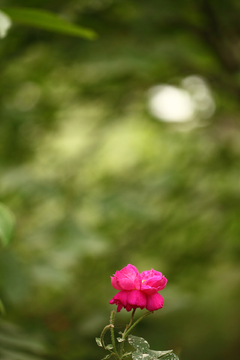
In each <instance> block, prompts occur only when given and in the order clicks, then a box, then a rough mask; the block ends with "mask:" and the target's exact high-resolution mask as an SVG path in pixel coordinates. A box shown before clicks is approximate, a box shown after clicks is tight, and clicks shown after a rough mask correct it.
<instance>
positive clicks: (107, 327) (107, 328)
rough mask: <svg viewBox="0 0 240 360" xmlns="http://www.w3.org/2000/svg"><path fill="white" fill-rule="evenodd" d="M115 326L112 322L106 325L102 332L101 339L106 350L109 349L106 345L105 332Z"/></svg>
mask: <svg viewBox="0 0 240 360" xmlns="http://www.w3.org/2000/svg"><path fill="white" fill-rule="evenodd" d="M113 327H114V325H112V324H110V325H107V326H105V328H104V329H103V331H102V332H101V335H100V339H101V342H102V345H103V348H104V349H105V350H107V349H106V345H105V342H104V335H105V333H106V331H107V330H110V329H111V328H113Z"/></svg>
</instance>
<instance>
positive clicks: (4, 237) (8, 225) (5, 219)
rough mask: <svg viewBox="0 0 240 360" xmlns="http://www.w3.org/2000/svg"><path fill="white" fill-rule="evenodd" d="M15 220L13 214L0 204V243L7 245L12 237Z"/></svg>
mask: <svg viewBox="0 0 240 360" xmlns="http://www.w3.org/2000/svg"><path fill="white" fill-rule="evenodd" d="M14 225H15V218H14V215H13V213H12V212H11V211H10V210H9V209H8V208H7V207H6V206H5V205H3V204H1V203H0V241H1V242H2V244H3V245H7V244H8V243H9V242H10V241H11V239H12V235H13V230H14Z"/></svg>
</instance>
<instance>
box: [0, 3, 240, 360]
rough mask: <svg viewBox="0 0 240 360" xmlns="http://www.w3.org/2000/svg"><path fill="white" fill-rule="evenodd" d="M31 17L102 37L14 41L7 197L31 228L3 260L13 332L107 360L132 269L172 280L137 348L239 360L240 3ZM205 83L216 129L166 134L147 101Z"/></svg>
mask: <svg viewBox="0 0 240 360" xmlns="http://www.w3.org/2000/svg"><path fill="white" fill-rule="evenodd" d="M7 3H8V4H7ZM3 5H6V6H12V7H13V8H15V7H18V6H20V1H19V0H11V1H5V4H3ZM3 5H2V6H3ZM21 6H22V7H23V8H25V7H26V8H40V7H41V8H42V9H43V8H44V9H46V10H47V11H50V12H53V13H56V14H63V15H64V16H66V18H68V19H71V20H72V21H73V23H74V24H81V25H84V26H86V27H90V28H93V29H96V31H97V33H99V34H100V35H101V36H100V37H99V39H98V41H97V42H90V41H80V42H79V38H75V37H64V36H56V35H55V34H53V33H47V32H44V31H38V30H35V29H33V28H32V29H31V30H29V28H27V27H23V26H19V27H18V29H17V32H16V30H15V29H14V28H13V29H11V31H10V32H9V33H8V36H7V37H6V38H4V39H3V40H2V41H1V47H0V57H1V66H0V119H1V121H0V164H1V165H0V170H1V177H0V196H1V202H2V203H4V204H5V206H7V207H8V208H10V209H11V210H12V211H13V213H14V214H15V216H16V218H17V222H18V226H17V228H16V231H15V236H14V242H12V243H11V246H10V247H5V248H2V249H1V253H0V270H1V271H0V272H1V276H0V296H1V298H2V300H3V303H4V305H5V308H6V312H7V320H8V321H9V322H12V323H14V324H18V326H19V328H20V329H22V330H21V331H23V332H24V334H26V335H25V336H26V337H28V336H30V335H31V336H32V337H34V338H35V337H38V336H40V337H41V339H42V340H43V341H44V342H46V352H48V353H50V355H51V356H53V357H55V358H57V359H58V360H64V359H65V358H67V359H68V360H74V359H76V358H77V359H84V360H92V359H98V358H101V357H104V356H105V353H104V350H103V349H102V348H99V347H97V346H95V344H94V342H93V339H94V337H95V336H96V335H97V334H99V333H100V331H101V329H102V328H103V326H104V324H106V318H107V317H108V314H109V310H110V309H112V308H113V307H110V305H109V304H108V302H109V300H110V299H111V298H112V297H113V295H114V294H115V291H114V289H112V287H111V284H110V275H112V274H113V273H115V271H116V270H117V269H121V268H122V267H123V266H125V265H126V264H128V263H132V264H134V265H136V266H137V267H138V268H139V269H140V270H144V269H150V268H151V267H152V268H155V269H157V270H159V271H162V272H163V273H164V275H166V277H167V278H168V285H167V287H166V289H164V290H163V292H162V296H163V297H164V299H165V303H164V307H163V309H161V310H159V311H158V312H156V314H155V315H154V318H153V319H150V318H147V319H146V320H144V322H143V324H142V325H139V327H138V328H137V329H138V330H137V331H138V333H137V335H140V336H143V337H145V338H147V339H151V346H152V348H155V349H158V348H162V349H165V348H166V349H167V348H170V349H171V348H174V349H176V352H177V354H180V353H181V358H182V359H185V360H191V359H194V360H202V359H204V360H212V359H218V360H224V359H226V358H234V359H235V358H237V357H238V354H239V333H240V309H239V302H240V291H239V289H240V266H239V264H240V241H239V239H240V223H239V218H240V207H239V201H240V195H239V177H240V168H239V154H240V148H239V144H240V132H239V114H240V103H239V87H240V77H239V52H238V51H237V49H238V46H239V45H238V44H239V38H240V35H239V1H231V2H229V1H226V0H224V1H221V2H219V1H215V0H214V1H202V0H201V1H193V2H189V1H185V0H173V1H171V2H169V1H165V0H153V1H151V2H149V1H148V2H147V1H138V0H128V1H127V0H121V1H110V0H99V1H92V0H91V1H90V0H83V1H75V0H73V1H71V2H66V1H63V0H51V1H49V0H48V1H47V0H22V1H21ZM193 74H195V75H198V76H201V77H203V78H204V79H205V81H207V83H208V85H209V87H210V89H211V91H212V94H213V97H214V100H215V103H216V113H215V114H214V116H213V117H212V118H211V119H210V120H209V124H208V125H207V126H203V124H199V126H198V127H195V128H192V129H190V128H188V127H187V126H181V124H164V123H162V122H160V121H157V120H156V119H154V118H153V117H152V116H151V115H150V114H149V111H148V100H147V98H148V95H147V94H148V90H149V88H151V87H152V86H155V85H158V84H159V85H160V84H170V85H175V86H179V85H180V83H181V81H182V79H184V78H185V77H186V76H189V75H193ZM205 125H206V124H205ZM119 318H120V320H118V323H117V324H116V328H119V329H120V328H122V327H123V326H122V325H123V324H125V323H126V321H127V320H126V313H125V312H124V311H123V310H122V311H121V313H120V317H119ZM5 319H6V318H5ZM179 329H180V330H179ZM3 332H4V331H3ZM156 334H157V335H156ZM15 336H16V334H15V332H14V331H13V332H12V333H11V334H10V335H9V337H11V338H12V339H14V337H15ZM109 337H110V336H109ZM20 341H23V340H22V338H21V339H20ZM109 342H110V339H109V341H108V339H106V344H108V343H109ZM119 345H121V344H119ZM5 347H6V348H7V350H8V351H10V348H11V349H12V350H13V348H14V345H9V346H8V345H7V344H6V346H5ZM14 349H16V348H14ZM17 349H18V352H19V353H20V354H21V353H23V354H24V355H25V354H26V353H27V350H26V351H25V350H24V351H23V350H22V349H21V348H20V347H18V348H17ZM34 351H36V353H37V350H34ZM14 352H17V350H14ZM21 355H22V354H21ZM16 357H17V355H11V356H9V355H8V356H7V358H8V359H9V360H13V359H15V358H16ZM5 358H6V356H5Z"/></svg>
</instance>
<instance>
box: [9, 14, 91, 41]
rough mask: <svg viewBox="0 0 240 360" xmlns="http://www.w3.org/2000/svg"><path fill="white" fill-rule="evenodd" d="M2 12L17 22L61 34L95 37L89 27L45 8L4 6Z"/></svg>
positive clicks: (87, 37)
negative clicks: (71, 21)
mask: <svg viewBox="0 0 240 360" xmlns="http://www.w3.org/2000/svg"><path fill="white" fill-rule="evenodd" d="M4 12H5V13H6V14H7V15H9V16H10V18H11V19H12V20H13V21H14V22H16V23H19V24H23V25H28V26H33V27H36V28H40V29H44V30H48V31H53V32H57V33H61V34H66V35H72V36H78V37H83V38H86V39H89V40H93V39H95V38H96V36H97V35H96V33H95V32H94V31H92V30H90V29H87V28H84V27H81V26H77V25H74V24H71V23H69V22H67V21H66V20H64V19H63V18H61V17H59V16H57V15H56V14H54V13H51V12H49V11H46V10H41V9H28V8H4Z"/></svg>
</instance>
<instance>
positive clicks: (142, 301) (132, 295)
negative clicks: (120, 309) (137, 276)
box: [127, 290, 147, 309]
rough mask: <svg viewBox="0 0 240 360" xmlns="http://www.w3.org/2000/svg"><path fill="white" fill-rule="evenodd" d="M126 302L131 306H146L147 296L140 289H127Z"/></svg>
mask: <svg viewBox="0 0 240 360" xmlns="http://www.w3.org/2000/svg"><path fill="white" fill-rule="evenodd" d="M127 303H128V304H129V305H130V306H131V307H132V308H133V309H136V308H138V307H139V308H141V309H144V308H145V307H146V306H147V296H146V295H145V294H144V293H143V292H142V291H140V290H132V291H129V293H128V297H127Z"/></svg>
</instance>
